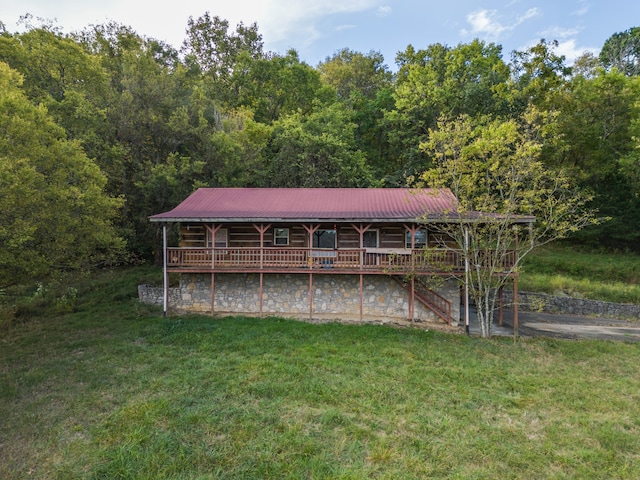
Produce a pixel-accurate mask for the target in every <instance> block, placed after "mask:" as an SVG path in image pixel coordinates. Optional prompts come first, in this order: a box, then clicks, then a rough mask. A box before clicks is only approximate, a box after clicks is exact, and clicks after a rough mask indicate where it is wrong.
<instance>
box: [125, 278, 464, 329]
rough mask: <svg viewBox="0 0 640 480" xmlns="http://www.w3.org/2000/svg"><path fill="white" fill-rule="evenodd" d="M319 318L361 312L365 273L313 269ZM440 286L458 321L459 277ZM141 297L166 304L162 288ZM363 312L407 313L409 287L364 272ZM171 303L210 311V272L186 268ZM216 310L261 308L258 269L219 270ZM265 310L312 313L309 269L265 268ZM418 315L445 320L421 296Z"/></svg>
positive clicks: (171, 293)
mask: <svg viewBox="0 0 640 480" xmlns="http://www.w3.org/2000/svg"><path fill="white" fill-rule="evenodd" d="M312 292H313V317H314V318H335V319H344V318H359V316H360V277H359V276H358V275H314V276H313V288H312ZM438 292H439V293H440V294H441V295H443V296H445V297H446V298H448V299H449V300H450V301H451V302H452V309H453V311H452V316H453V319H454V322H455V321H457V319H458V317H459V315H460V293H459V289H458V287H457V285H456V283H455V282H453V281H451V282H447V283H446V284H445V285H444V286H443V287H441V288H439V289H438ZM138 295H139V298H140V300H141V301H142V302H144V303H150V304H156V305H162V302H163V292H162V288H154V287H149V286H146V285H140V286H139V288H138ZM362 298H363V311H362V313H363V318H381V317H382V318H388V319H407V317H408V314H409V293H408V292H407V291H406V290H405V289H403V288H402V287H401V286H400V285H398V284H397V283H396V282H395V281H394V280H393V279H392V278H390V277H388V276H386V275H365V276H364V281H363V297H362ZM169 307H170V308H171V309H176V310H182V311H192V312H203V313H209V312H211V275H210V274H182V275H181V278H180V286H179V287H176V288H171V289H169ZM215 312H216V313H219V314H259V313H260V276H259V274H251V273H250V274H217V275H216V276H215ZM262 313H263V314H264V315H278V316H285V317H296V318H305V317H306V318H308V317H309V277H308V276H307V275H290V274H281V275H278V274H264V277H263V294H262ZM414 316H415V319H416V320H424V321H440V320H439V318H438V317H437V316H436V315H435V314H434V313H433V312H432V311H431V310H429V309H428V308H426V307H425V306H424V305H422V304H421V303H420V302H419V301H418V300H416V303H415V315H414Z"/></svg>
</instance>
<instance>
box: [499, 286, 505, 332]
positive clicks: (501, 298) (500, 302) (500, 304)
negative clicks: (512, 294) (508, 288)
mask: <svg viewBox="0 0 640 480" xmlns="http://www.w3.org/2000/svg"><path fill="white" fill-rule="evenodd" d="M503 292H504V287H502V286H501V287H500V288H499V289H498V326H500V327H501V326H502V306H503V305H504V300H503V295H502V294H503Z"/></svg>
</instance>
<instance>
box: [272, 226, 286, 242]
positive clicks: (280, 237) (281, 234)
mask: <svg viewBox="0 0 640 480" xmlns="http://www.w3.org/2000/svg"><path fill="white" fill-rule="evenodd" d="M273 244H274V245H289V229H288V228H274V229H273Z"/></svg>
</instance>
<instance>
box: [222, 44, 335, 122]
mask: <svg viewBox="0 0 640 480" xmlns="http://www.w3.org/2000/svg"><path fill="white" fill-rule="evenodd" d="M230 89H231V92H232V93H233V95H232V96H233V99H234V100H233V101H231V102H229V103H230V104H231V105H233V106H234V108H238V107H248V108H250V109H252V110H253V112H254V118H255V121H257V122H261V123H267V124H270V123H272V122H274V121H276V120H277V119H278V118H280V116H281V115H287V114H290V113H294V112H296V111H300V112H301V113H302V114H303V115H306V114H308V113H310V112H311V111H312V110H313V107H314V103H315V102H316V101H318V100H319V101H326V100H330V94H331V92H330V91H329V90H330V89H329V88H327V87H326V86H323V84H322V82H321V80H320V74H319V73H318V71H316V70H315V69H313V68H312V67H310V66H309V65H307V64H306V63H304V62H302V61H300V57H299V56H298V52H296V51H295V50H293V49H290V50H289V51H287V53H286V55H278V54H272V55H267V56H263V57H259V58H256V57H251V56H249V55H248V54H247V53H244V54H242V55H240V57H239V59H238V63H237V64H236V68H235V69H234V72H233V75H232V78H231V81H230Z"/></svg>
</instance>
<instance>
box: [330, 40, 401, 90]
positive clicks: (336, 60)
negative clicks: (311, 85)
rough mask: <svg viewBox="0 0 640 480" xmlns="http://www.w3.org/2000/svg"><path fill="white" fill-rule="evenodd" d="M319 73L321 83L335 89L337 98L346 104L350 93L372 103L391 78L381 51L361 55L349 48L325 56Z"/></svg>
mask: <svg viewBox="0 0 640 480" xmlns="http://www.w3.org/2000/svg"><path fill="white" fill-rule="evenodd" d="M318 70H319V71H320V74H321V75H322V80H323V81H324V82H325V83H326V84H328V85H331V86H332V87H333V88H335V90H336V94H337V95H338V98H339V99H340V100H342V101H345V102H346V101H349V99H350V98H351V96H352V95H353V94H357V95H358V96H359V97H362V98H366V99H369V100H372V99H374V98H375V97H376V94H377V92H378V91H379V90H380V89H381V88H384V87H386V86H388V85H389V84H390V83H391V80H392V78H393V75H392V73H391V72H390V71H389V69H388V68H387V66H386V65H385V64H384V57H383V56H382V54H381V53H380V52H374V51H371V52H369V53H368V54H362V53H360V52H354V51H352V50H349V49H348V48H343V49H342V50H339V51H338V52H337V53H336V54H334V55H333V56H331V57H327V58H326V59H325V61H324V62H321V63H320V64H319V65H318Z"/></svg>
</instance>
